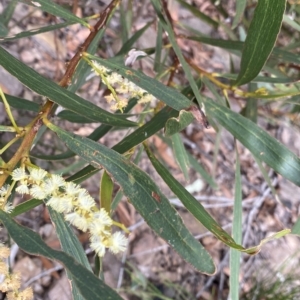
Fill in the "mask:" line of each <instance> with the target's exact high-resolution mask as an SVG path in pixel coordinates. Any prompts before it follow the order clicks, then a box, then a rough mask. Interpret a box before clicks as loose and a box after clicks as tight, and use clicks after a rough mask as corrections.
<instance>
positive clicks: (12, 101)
mask: <svg viewBox="0 0 300 300" xmlns="http://www.w3.org/2000/svg"><path fill="white" fill-rule="evenodd" d="M5 98H6V100H7V102H8V104H9V105H11V106H12V107H14V108H17V109H25V110H29V111H34V112H38V111H39V110H40V106H39V105H38V104H37V103H34V102H32V101H29V100H26V99H22V98H18V97H15V96H11V95H7V94H5ZM0 101H1V102H2V99H0Z"/></svg>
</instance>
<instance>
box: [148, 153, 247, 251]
mask: <svg viewBox="0 0 300 300" xmlns="http://www.w3.org/2000/svg"><path fill="white" fill-rule="evenodd" d="M146 152H147V155H148V157H149V159H150V160H151V163H152V165H153V166H154V168H155V170H156V171H157V173H158V174H159V175H160V176H161V178H162V179H163V180H164V181H165V182H166V184H167V185H168V187H169V188H170V189H171V190H172V192H173V193H174V194H175V195H176V196H177V197H178V198H179V200H180V201H181V202H182V204H183V205H184V206H185V208H186V209H187V210H188V211H189V212H190V213H191V214H192V215H193V216H194V217H195V218H196V219H197V220H198V221H199V222H201V224H203V226H205V227H206V228H207V229H208V230H209V231H210V232H212V233H213V234H214V235H215V236H216V237H217V238H218V239H219V240H220V241H222V242H223V243H225V244H227V245H228V246H230V247H234V248H236V249H239V250H242V249H244V248H243V247H242V246H240V245H237V244H236V243H235V241H234V240H233V238H232V237H231V236H230V235H229V234H228V233H227V232H226V231H225V230H223V229H222V227H221V226H220V225H219V224H218V223H217V222H216V221H215V220H214V219H213V217H212V216H211V215H210V214H209V213H208V212H207V211H206V210H205V208H204V207H203V206H202V204H201V203H200V202H199V201H197V200H196V199H195V198H194V197H193V196H192V195H191V194H190V193H189V192H188V191H187V190H186V189H185V188H184V187H183V186H182V185H181V184H180V183H179V182H178V181H177V180H176V179H175V178H174V177H173V176H172V175H171V173H170V172H169V171H168V170H167V169H166V168H165V167H164V166H163V164H161V163H160V162H159V161H158V159H157V158H156V157H155V156H154V155H153V154H152V153H151V152H150V150H149V149H147V148H146Z"/></svg>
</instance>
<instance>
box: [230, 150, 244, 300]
mask: <svg viewBox="0 0 300 300" xmlns="http://www.w3.org/2000/svg"><path fill="white" fill-rule="evenodd" d="M235 169H236V170H235V192H234V207H233V226H232V236H233V238H234V240H235V241H236V242H237V243H239V244H240V243H241V242H242V215H243V208H242V182H241V171H240V159H239V154H238V151H237V149H236V166H235ZM240 259H241V252H239V251H237V250H236V249H230V279H229V280H230V299H231V300H239V288H240V285H239V279H240Z"/></svg>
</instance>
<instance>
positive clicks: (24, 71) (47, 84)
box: [0, 47, 136, 127]
mask: <svg viewBox="0 0 300 300" xmlns="http://www.w3.org/2000/svg"><path fill="white" fill-rule="evenodd" d="M0 65H2V66H3V67H4V68H5V69H6V70H7V71H8V72H9V73H10V74H12V75H13V76H15V77H16V78H17V79H19V80H20V81H21V82H22V83H23V84H24V85H26V86H27V87H29V88H30V89H32V90H33V91H35V92H36V93H38V94H40V95H43V96H45V97H48V98H49V99H51V101H53V102H55V103H57V104H59V105H61V106H63V107H65V108H67V109H69V110H71V111H74V112H76V113H78V114H80V115H82V116H85V117H87V118H89V119H90V120H93V121H95V122H101V123H105V124H109V125H114V126H124V127H128V126H135V125H136V124H135V123H133V122H131V121H128V120H125V119H124V118H123V117H120V116H116V115H113V114H111V113H109V112H107V111H105V110H103V109H101V108H100V107H98V106H96V105H94V104H92V103H90V102H88V101H86V100H84V99H83V98H81V97H79V96H77V95H76V94H73V93H71V92H69V91H68V90H66V89H64V88H62V87H60V86H59V85H57V84H56V83H54V82H52V81H51V80H47V79H46V78H44V77H43V76H41V75H40V74H39V73H37V72H36V71H34V70H33V69H31V68H29V67H28V66H26V65H25V64H23V63H22V62H20V61H19V60H17V59H16V58H14V57H13V56H12V55H11V54H9V53H8V52H7V51H5V50H4V49H3V48H1V47H0Z"/></svg>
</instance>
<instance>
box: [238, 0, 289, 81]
mask: <svg viewBox="0 0 300 300" xmlns="http://www.w3.org/2000/svg"><path fill="white" fill-rule="evenodd" d="M285 5H286V0H276V1H274V0H259V1H258V4H257V7H256V9H255V12H254V16H253V20H252V22H251V24H250V28H249V31H248V34H247V38H246V41H245V45H244V49H243V54H242V60H241V70H240V72H239V75H238V78H237V80H236V82H235V83H234V85H236V86H239V85H242V84H245V83H248V82H250V81H251V80H252V79H253V78H255V77H256V76H257V75H258V74H259V72H260V71H261V69H262V68H263V66H264V64H265V63H266V61H267V59H268V57H269V55H270V54H271V52H272V49H273V47H274V45H275V42H276V39H277V35H278V33H279V31H280V27H281V23H282V18H283V14H284V11H285Z"/></svg>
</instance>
